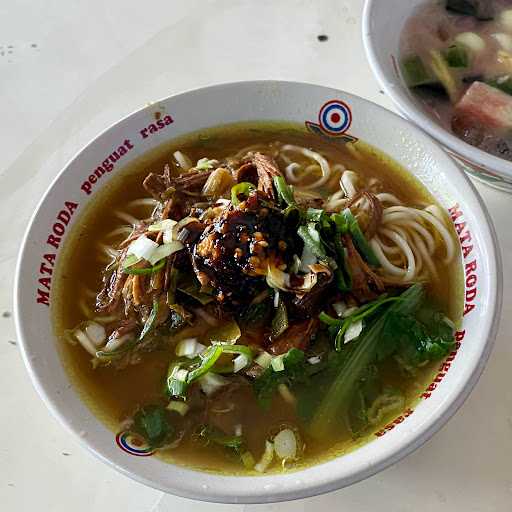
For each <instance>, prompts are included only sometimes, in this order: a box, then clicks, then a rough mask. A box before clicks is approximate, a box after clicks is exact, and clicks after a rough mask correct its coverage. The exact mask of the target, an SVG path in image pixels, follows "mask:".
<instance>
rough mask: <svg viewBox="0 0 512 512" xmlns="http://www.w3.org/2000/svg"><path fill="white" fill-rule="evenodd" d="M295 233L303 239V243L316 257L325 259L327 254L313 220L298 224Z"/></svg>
mask: <svg viewBox="0 0 512 512" xmlns="http://www.w3.org/2000/svg"><path fill="white" fill-rule="evenodd" d="M297 234H298V235H299V236H300V237H301V238H302V240H303V241H304V245H306V246H307V247H308V249H309V250H310V251H311V252H312V253H313V254H314V255H315V256H316V257H317V258H318V259H321V260H323V259H325V257H326V256H327V254H326V252H325V248H324V246H323V244H322V241H321V239H320V233H319V232H318V231H317V229H316V224H315V223H314V222H309V223H308V224H307V225H305V226H300V227H299V229H298V230H297Z"/></svg>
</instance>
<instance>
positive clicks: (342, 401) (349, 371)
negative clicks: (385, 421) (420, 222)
mask: <svg viewBox="0 0 512 512" xmlns="http://www.w3.org/2000/svg"><path fill="white" fill-rule="evenodd" d="M423 296H424V288H423V286H422V285H421V284H415V285H413V286H411V287H410V288H409V289H407V290H406V291H405V292H404V293H402V295H401V296H400V299H401V300H399V301H396V302H395V303H394V304H391V306H389V308H388V309H387V310H386V312H385V313H384V314H383V315H381V316H380V317H379V318H378V319H376V320H375V321H374V322H373V324H372V325H371V326H370V327H369V328H368V329H366V330H365V331H363V333H362V335H361V336H360V337H359V340H358V342H357V343H355V344H354V347H353V348H352V349H351V350H350V353H349V354H348V355H347V357H346V358H344V359H343V362H342V363H341V364H340V366H339V368H337V370H336V375H335V377H334V379H333V381H332V383H331V384H330V386H329V389H328V390H327V392H326V393H325V395H324V396H323V398H322V401H321V402H320V404H319V406H318V407H317V409H316V411H315V414H314V416H313V418H312V421H311V424H310V428H309V430H310V433H311V435H313V436H314V437H315V438H325V436H326V435H328V434H329V432H330V431H331V430H333V429H335V428H336V425H337V424H338V421H337V420H338V418H339V417H340V415H342V416H344V415H346V411H347V408H348V407H349V405H350V398H351V397H352V393H353V390H354V386H355V385H356V383H357V382H358V381H359V380H360V378H361V376H362V375H363V372H364V371H365V369H366V368H367V367H368V365H369V364H371V363H372V361H374V360H375V357H376V351H377V346H378V344H379V340H380V338H381V335H382V332H383V330H384V328H385V324H386V320H387V318H388V315H389V314H390V313H398V314H411V313H412V312H414V311H415V310H416V309H417V308H418V306H419V305H420V303H421V302H422V300H423Z"/></svg>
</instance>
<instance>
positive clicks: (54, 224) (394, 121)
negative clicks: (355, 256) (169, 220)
mask: <svg viewBox="0 0 512 512" xmlns="http://www.w3.org/2000/svg"><path fill="white" fill-rule="evenodd" d="M156 112H159V113H161V114H162V115H161V118H163V119H165V116H170V119H172V122H169V123H168V124H165V123H163V127H162V128H161V129H152V130H151V132H154V133H150V132H149V130H148V129H147V127H148V126H150V125H151V124H155V113H156ZM333 112H336V113H338V114H339V115H338V116H332V113H333ZM246 120H285V121H293V122H297V123H306V125H308V126H309V127H310V129H312V130H316V131H318V132H320V133H321V134H323V135H324V136H328V137H335V136H337V137H338V141H339V143H342V142H343V139H344V137H346V136H348V135H350V136H352V137H357V138H361V139H364V140H365V141H367V142H369V143H370V144H372V145H373V146H375V147H377V148H378V149H380V150H382V151H384V152H386V153H387V154H389V155H390V156H391V157H392V158H394V159H395V160H396V161H398V162H399V163H400V164H401V165H403V166H404V167H406V168H407V169H409V170H410V171H411V172H412V173H413V174H414V175H415V176H417V177H418V178H419V179H420V180H421V181H422V182H423V183H424V184H425V185H426V186H427V187H428V189H429V190H430V191H431V192H432V193H433V194H434V195H435V196H436V197H437V198H438V200H439V202H440V204H441V205H442V206H443V207H444V208H446V209H452V212H454V215H453V216H454V218H455V221H456V222H457V224H458V228H459V231H460V237H461V240H462V246H463V247H464V250H465V257H464V258H463V261H462V263H463V264H464V265H465V266H466V272H467V282H466V285H467V289H466V301H467V309H468V313H467V314H466V315H465V317H464V325H463V327H462V329H461V331H463V333H464V334H459V335H458V337H459V341H460V348H458V350H457V351H456V352H454V353H453V354H452V355H451V356H450V357H449V361H448V362H447V363H446V365H445V366H444V367H443V369H441V370H440V372H439V375H438V376H437V378H436V381H435V382H433V383H432V384H431V385H430V386H429V387H428V388H426V389H425V395H424V397H423V399H422V400H420V402H419V403H418V405H417V406H416V407H415V408H414V410H413V411H409V412H408V413H406V414H402V415H400V416H399V417H398V418H396V420H395V421H394V422H392V423H390V424H389V425H388V426H387V428H386V429H385V432H386V435H382V436H381V437H375V439H373V440H372V441H371V442H369V443H368V444H366V445H365V446H363V447H362V448H360V449H358V450H356V451H354V452H352V453H349V454H348V455H345V456H343V457H341V458H338V459H334V460H330V461H328V462H325V463H323V464H320V465H317V466H314V467H310V468H308V469H305V470H303V471H300V472H293V473H286V474H279V475H269V476H261V477H253V476H250V477H233V476H222V475H214V474H206V473H201V472H197V471H193V470H190V469H186V468H184V467H179V466H174V465H168V464H165V463H163V462H161V461H160V460H158V459H157V458H155V457H135V456H132V455H130V454H128V453H126V452H125V451H122V450H121V449H120V448H119V447H118V446H117V445H116V442H115V441H114V434H113V433H112V432H111V431H109V430H108V429H107V428H106V427H105V426H104V425H103V424H102V423H101V422H100V421H98V420H97V419H96V418H95V417H94V416H93V415H92V414H91V412H90V411H89V409H88V408H87V407H86V405H85V404H84V403H82V401H81V400H80V398H79V396H78V394H77V391H76V390H75V389H73V388H72V387H71V386H69V380H68V376H67V375H66V372H65V370H64V368H63V366H62V365H61V361H60V359H59V356H58V353H57V349H56V344H57V340H56V339H55V337H54V334H53V331H52V325H51V318H50V308H49V307H48V306H47V305H45V304H44V302H45V300H44V297H45V295H44V293H41V291H42V292H45V291H46V287H45V284H46V285H50V286H51V283H49V282H48V281H44V280H41V279H43V278H45V277H51V275H50V274H49V273H48V271H45V270H44V268H43V267H42V266H41V264H42V263H46V266H48V265H49V262H51V261H53V259H54V256H55V257H56V265H58V264H59V252H60V250H61V248H62V244H63V243H65V242H66V237H67V235H68V233H69V231H70V229H71V228H72V227H73V225H74V224H75V223H76V222H77V219H79V218H80V212H81V210H82V209H83V208H84V207H85V206H86V204H87V203H89V201H94V196H95V194H96V192H97V191H98V190H99V189H101V188H102V187H106V186H108V184H109V181H110V180H111V179H112V177H113V176H114V174H118V173H120V172H122V165H120V166H119V167H115V168H114V170H113V171H112V172H111V173H107V174H104V175H103V176H102V177H101V179H98V180H97V181H96V183H94V184H93V185H92V186H91V187H89V186H86V185H84V183H86V182H89V183H90V182H91V181H93V180H91V179H89V178H88V176H89V175H90V174H91V171H90V170H91V169H96V167H97V166H98V164H99V163H100V162H101V161H102V160H103V159H104V158H105V156H106V155H109V154H110V153H111V152H112V150H113V149H116V148H117V147H118V146H119V145H121V144H124V145H125V147H130V146H131V149H130V150H129V151H128V152H127V153H126V154H125V155H124V156H123V159H124V161H123V162H122V163H123V164H127V163H129V162H130V161H132V160H133V159H134V158H136V157H137V156H139V155H141V154H143V153H145V152H146V151H148V150H150V149H152V148H154V147H156V146H159V145H160V144H162V143H165V142H166V141H169V140H171V139H172V138H174V137H176V136H178V135H182V134H185V133H187V132H191V131H195V130H198V129H200V128H204V127H211V126H217V125H220V124H224V123H230V122H235V121H246ZM148 133H150V134H149V135H148ZM144 134H145V135H146V137H144ZM126 140H128V141H129V142H128V143H126V142H124V141H126ZM93 178H94V176H93ZM88 191H89V193H87V192H88ZM66 202H68V206H66ZM70 203H75V204H77V205H78V207H77V208H76V209H74V208H71V209H73V214H72V215H71V220H70V221H69V223H68V224H67V225H65V223H63V221H62V218H63V217H64V218H67V216H62V215H60V217H61V219H60V220H59V212H60V211H61V210H66V209H68V210H69V206H70ZM56 239H58V242H56V241H55V240H56ZM49 254H51V255H54V256H50V257H48V256H47V257H46V258H45V255H49ZM498 254H499V251H498V248H497V241H496V236H495V233H494V230H493V227H492V225H491V221H490V219H489V215H488V214H487V211H486V210H485V207H484V206H483V204H482V201H481V199H480V198H479V196H478V194H477V193H476V192H475V190H474V188H473V186H472V185H471V183H470V182H469V180H468V179H467V177H466V176H465V175H464V173H463V172H461V171H460V170H459V168H458V167H457V166H456V165H455V164H454V162H453V161H452V160H451V159H450V158H449V157H448V156H447V155H446V153H445V152H444V151H443V150H442V149H441V148H440V147H439V146H437V145H436V144H435V143H434V142H433V141H432V140H431V139H430V138H429V137H427V136H426V135H425V134H424V133H423V132H422V131H420V130H419V129H417V128H415V127H414V126H412V125H410V124H409V123H408V122H407V121H405V120H403V119H402V118H400V117H398V116H396V115H394V114H392V113H391V112H388V111H387V110H384V109H383V108H381V107H379V106H376V105H374V104H372V103H369V102H368V101H365V100H363V99H361V98H358V97H356V96H352V95H351V94H347V93H345V92H342V91H337V90H334V89H328V88H324V87H319V86H315V85H307V84H301V83H287V82H242V83H235V84H226V85H219V86H215V87H208V88H205V89H199V90H196V91H191V92H186V93H184V94H180V95H177V96H172V97H170V98H167V99H164V100H162V101H158V102H156V103H154V104H152V105H150V106H148V107H146V108H144V109H142V110H139V111H137V112H135V113H134V114H132V115H130V116H128V117H126V118H125V119H122V120H121V121H119V122H118V123H117V124H115V125H114V126H112V127H110V128H108V129H107V130H106V131H104V132H103V133H102V134H100V135H99V136H98V137H97V138H96V139H94V140H93V141H92V142H91V143H90V144H88V145H87V146H86V147H85V148H83V149H82V150H80V151H79V152H78V154H77V155H76V156H75V157H74V158H73V159H72V161H71V162H69V163H68V165H66V167H65V168H64V169H63V171H62V172H61V173H60V174H59V175H58V177H57V178H56V179H55V180H54V182H53V183H52V184H51V186H50V188H49V189H48V191H47V193H46V194H45V196H44V197H43V199H42V201H41V203H40V204H39V206H38V208H37V211H36V212H35V214H34V216H33V218H32V220H31V222H30V226H29V228H28V230H27V233H26V235H25V239H24V242H23V246H22V248H21V253H20V256H19V261H18V268H17V274H16V285H15V315H16V326H17V330H18V339H19V341H20V344H21V350H22V353H23V358H24V361H25V365H26V366H27V369H28V372H29V373H30V377H31V379H32V381H33V383H34V386H35V387H36V389H37V391H38V392H39V394H40V395H41V398H42V399H43V400H44V401H45V403H46V405H47V406H48V408H49V409H50V410H51V411H52V413H53V414H54V415H55V416H56V417H57V418H58V419H59V420H60V421H61V422H62V423H63V424H64V425H65V426H66V427H67V428H68V429H69V430H70V431H72V432H73V433H75V434H76V435H77V436H79V437H80V440H81V441H82V443H83V445H84V446H86V447H87V448H88V449H89V450H90V451H91V452H93V453H94V454H95V455H96V456H97V457H99V458H100V459H101V460H103V461H105V462H108V463H109V464H111V465H112V466H113V467H115V468H116V469H117V470H119V471H121V472H122V473H124V474H126V475H128V476H130V477H132V478H134V479H136V480H138V481H140V482H143V483H145V484H148V485H150V486H153V487H156V488H158V489H161V490H163V491H166V492H170V493H174V494H178V495H181V496H186V497H189V498H196V499H199V500H208V501H216V502H229V503H259V502H272V501H279V500H290V499H294V498H302V497H306V496H311V495H315V494H319V493H323V492H327V491H331V490H334V489H338V488H341V487H344V486H347V485H349V484H352V483H354V482H356V481H358V480H361V479H363V478H366V477H368V476H370V475H372V474H374V473H376V472H377V471H380V470H382V469H383V468H385V467H386V466H389V465H390V464H393V463H395V462H397V461H398V460H399V459H401V458H402V457H404V456H405V455H407V454H408V453H410V452H412V451H413V450H414V449H415V448H417V447H418V446H420V445H421V444H422V443H424V442H425V441H426V440H427V439H428V438H430V437H431V436H432V435H433V434H434V432H436V431H437V430H438V429H439V428H440V427H441V426H442V425H443V424H444V423H445V422H446V421H447V420H448V418H449V417H450V416H451V415H452V414H454V412H455V411H456V410H457V409H458V407H459V406H460V405H461V404H462V402H463V401H464V400H465V399H466V397H467V396H468V394H469V392H470V391H471V389H472V388H473V386H474V385H475V383H476V381H477V379H478V377H479V375H480V373H481V372H482V370H483V367H484V365H485V362H486V360H487V357H488V355H489V352H490V350H491V346H492V342H493V339H494V337H495V334H496V330H497V324H498V318H499V314H500V308H501V283H502V270H501V264H500V260H499V256H498ZM50 266H51V265H50ZM38 290H40V291H39V292H38ZM49 300H50V303H51V300H52V296H51V293H50V299H49Z"/></svg>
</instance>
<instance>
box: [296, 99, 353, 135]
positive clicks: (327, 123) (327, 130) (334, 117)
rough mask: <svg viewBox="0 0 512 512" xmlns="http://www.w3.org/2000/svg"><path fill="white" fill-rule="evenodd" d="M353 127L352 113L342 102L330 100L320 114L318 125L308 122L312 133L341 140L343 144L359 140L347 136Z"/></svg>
mask: <svg viewBox="0 0 512 512" xmlns="http://www.w3.org/2000/svg"><path fill="white" fill-rule="evenodd" d="M351 125H352V111H351V109H350V107H349V106H348V105H347V104H346V103H345V102H344V101H342V100H330V101H328V102H327V103H325V104H324V105H323V106H322V108H321V109H320V111H319V112H318V123H313V122H311V121H306V127H307V128H308V130H309V131H310V132H312V133H315V134H317V135H323V136H324V137H325V136H327V137H330V138H331V137H336V138H341V139H342V140H343V142H354V141H356V140H357V139H356V138H355V137H352V136H350V135H348V134H347V131H348V130H349V128H350V126H351Z"/></svg>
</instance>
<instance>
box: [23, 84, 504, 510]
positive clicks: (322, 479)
mask: <svg viewBox="0 0 512 512" xmlns="http://www.w3.org/2000/svg"><path fill="white" fill-rule="evenodd" d="M244 86H248V87H255V86H256V87H257V86H277V87H294V86H302V87H314V88H321V89H325V90H326V91H331V92H332V91H337V92H338V93H342V94H343V95H344V97H347V98H353V99H355V100H356V101H357V102H359V103H360V104H362V105H364V107H365V108H367V109H370V110H378V111H380V112H381V114H382V115H385V116H387V117H388V118H393V119H394V122H395V123H396V124H397V125H398V126H401V127H402V128H404V129H407V131H408V133H409V134H410V135H412V136H414V137H415V138H420V139H423V142H424V143H425V144H426V145H427V146H428V145H430V146H431V149H433V150H435V151H437V153H438V154H437V157H440V158H446V164H447V166H448V167H452V169H453V172H454V173H455V177H454V178H453V179H456V180H459V181H460V182H461V184H462V185H464V184H465V185H466V186H467V187H468V189H467V192H468V193H469V194H471V195H472V197H471V199H469V200H470V201H471V202H472V207H471V210H473V211H477V212H478V213H479V214H480V215H481V219H482V221H483V222H480V223H479V224H480V225H479V231H480V232H481V233H482V236H484V237H485V238H487V239H488V240H489V241H490V242H491V243H490V244H489V246H487V247H486V248H485V252H483V254H482V256H485V259H486V260H488V261H489V262H491V264H493V265H494V268H495V272H494V273H493V274H490V275H487V276H486V279H487V283H488V288H489V298H490V301H491V303H492V307H490V308H489V312H491V311H492V315H490V314H488V315H487V316H486V317H484V323H485V324H486V329H485V331H484V333H485V336H484V337H483V338H484V339H485V341H484V342H482V346H481V349H480V355H479V357H478V360H477V361H476V362H474V364H473V365H472V367H471V368H470V371H469V370H468V373H467V374H466V375H464V382H463V383H461V384H460V389H459V391H458V392H457V393H453V394H452V396H450V400H444V401H443V404H442V405H439V407H438V408H437V410H436V411H435V414H433V415H432V416H431V418H430V419H429V420H428V421H425V422H424V423H423V424H422V425H421V427H420V428H418V429H417V432H416V433H415V436H414V437H412V438H411V439H410V440H408V441H407V442H403V441H402V442H401V443H400V445H399V446H398V447H396V448H394V449H393V450H391V451H390V450H388V451H386V450H383V453H382V454H380V455H377V456H376V457H375V459H374V460H372V463H371V464H366V465H360V467H359V468H357V471H353V472H352V473H350V475H348V476H346V477H342V476H340V475H337V474H336V473H335V472H334V473H333V472H330V473H329V472H327V471H326V468H324V466H326V465H328V464H333V463H335V462H338V463H339V461H340V460H341V458H342V457H336V458H333V459H330V460H328V461H324V462H321V463H319V464H316V465H314V466H311V467H308V468H306V469H304V470H300V471H299V473H304V472H305V471H309V472H312V473H315V478H314V481H313V482H310V483H309V484H307V485H305V484H304V483H302V485H301V486H300V487H299V486H297V485H296V484H297V482H295V484H294V475H297V474H298V473H297V472H292V473H283V474H271V475H268V476H252V475H249V476H232V475H230V476H224V475H219V474H215V475H214V477H213V478H214V480H215V484H216V485H222V482H223V481H224V482H227V481H233V479H235V480H236V481H237V482H240V484H242V483H243V482H245V484H246V487H245V489H244V490H243V491H242V489H237V490H236V491H235V490H234V489H231V490H230V492H227V491H226V490H222V489H221V490H217V489H209V490H205V489H202V487H201V485H200V484H199V483H195V482H192V483H190V482H188V483H187V485H181V486H179V485H176V486H174V487H171V486H168V485H164V484H162V483H161V482H159V481H158V479H157V478H154V479H153V478H147V477H145V476H143V475H141V474H139V473H137V472H134V471H132V470H130V469H128V468H126V467H124V466H123V464H122V463H121V462H118V461H116V460H114V459H113V458H110V457H109V456H107V455H106V454H105V450H102V448H101V443H99V442H97V441H94V440H91V439H88V438H84V437H82V436H81V435H80V430H79V427H77V425H74V424H73V422H72V420H71V418H70V416H69V414H66V412H65V408H64V407H62V406H60V405H59V404H58V403H57V400H56V398H55V397H54V396H52V391H51V390H50V389H49V386H48V383H45V382H44V381H43V379H42V378H40V376H39V374H38V371H37V368H36V367H37V365H35V364H34V363H33V361H32V360H31V358H30V355H29V343H28V342H27V341H26V339H25V335H24V327H23V324H22V314H23V313H22V311H21V310H20V297H21V295H22V293H23V290H22V288H21V286H20V278H21V272H22V269H23V259H24V255H25V252H26V251H27V247H28V243H27V242H28V240H29V237H30V234H31V231H32V229H33V228H34V227H35V226H36V225H37V217H38V214H39V211H40V209H41V208H42V207H43V205H44V203H45V202H46V201H47V198H48V196H49V194H50V192H51V191H52V190H53V188H54V186H55V185H56V183H57V182H58V181H59V179H60V178H61V176H62V175H63V174H64V173H65V172H67V169H68V168H69V166H70V164H71V163H72V162H74V160H75V159H77V158H79V157H80V155H81V153H82V152H83V151H84V150H85V149H86V148H87V147H89V146H90V145H91V144H94V143H95V141H96V140H97V139H98V138H99V137H101V136H102V135H104V134H106V133H107V132H109V131H110V130H112V129H113V128H115V127H117V126H119V125H121V124H122V123H124V122H125V121H127V120H128V119H130V118H131V117H133V116H136V115H138V114H140V113H142V112H143V111H145V110H148V109H150V108H151V105H146V106H144V107H142V108H139V109H137V110H135V111H133V112H131V113H129V114H128V115H126V116H124V117H122V118H121V119H120V120H118V121H116V122H114V123H112V124H111V125H110V126H108V127H107V128H105V129H104V130H103V131H102V132H101V133H99V134H98V135H96V136H95V137H94V138H93V139H91V140H89V141H88V142H87V143H86V144H84V145H83V146H82V147H81V148H79V150H78V151H77V152H76V153H75V154H74V156H73V157H72V158H70V160H69V161H68V162H67V163H66V164H65V165H64V166H63V168H62V169H61V170H60V171H59V173H58V174H57V176H56V177H55V178H54V179H53V180H52V181H51V183H50V185H49V186H48V187H47V189H46V191H45V192H44V194H43V196H42V198H41V199H40V201H39V202H38V205H37V207H36V209H35V210H34V212H33V214H32V216H31V219H30V221H29V223H28V225H27V227H26V230H25V233H24V236H23V241H22V244H21V246H20V249H19V253H18V258H17V264H16V272H15V282H14V301H13V302H14V321H15V326H16V331H17V335H18V340H19V342H20V343H19V345H20V350H21V354H22V358H23V361H24V364H25V366H26V368H27V371H28V373H29V375H30V379H31V381H32V384H33V386H34V387H35V389H36V391H37V392H38V394H39V396H40V397H41V399H42V400H43V402H44V403H45V404H46V406H47V407H48V409H49V410H50V412H51V413H52V414H53V416H54V417H55V418H56V419H57V420H58V421H59V422H60V423H61V424H62V425H64V427H65V428H66V429H67V430H68V432H70V433H72V434H74V435H75V437H76V438H78V440H79V442H80V443H81V444H82V446H84V447H85V448H86V449H87V450H88V451H90V452H92V454H93V455H95V456H96V457H97V458H99V459H100V460H102V461H103V462H105V463H107V464H108V465H110V466H112V467H113V468H114V469H116V470H117V471H119V472H120V473H122V474H124V475H126V476H128V477H130V478H132V479H134V480H136V481H138V482H140V483H143V484H146V485H148V486H150V487H153V488H155V489H158V490H161V491H163V492H172V494H175V495H178V496H182V497H185V498H192V499H196V500H199V501H209V502H217V503H270V502H279V501H287V500H294V499H301V498H306V497H311V496H316V495H319V494H323V493H326V492H330V491H334V490H337V489H339V488H340V487H345V486H348V485H351V484H353V483H356V482H358V481H361V480H363V479H365V478H368V477H369V476H372V475H374V474H376V473H377V472H380V471H382V470H383V469H385V468H387V467H389V466H390V465H392V464H395V463H396V462H398V461H399V460H401V459H402V458H404V457H406V456H407V455H409V454H410V453H411V452H413V451H414V450H416V449H417V448H419V447H420V446H422V445H423V444H424V443H425V442H426V441H428V440H429V439H430V438H431V437H432V436H433V435H434V434H435V433H436V432H437V431H438V430H439V429H440V428H442V427H443V426H444V425H445V423H446V422H447V421H448V420H449V419H450V418H451V417H452V416H453V415H454V414H455V412H456V411H457V410H458V409H459V408H460V406H461V405H462V404H463V403H464V401H465V400H466V399H467V397H468V396H469V394H470V393H471V391H472V389H473V388H474V386H475V385H476V383H477V382H478V379H479V377H480V375H481V373H482V371H483V369H484V367H485V364H486V362H487V360H488V357H489V355H490V353H491V350H492V347H493V344H494V339H495V337H496V334H497V331H498V327H499V318H500V314H501V307H502V288H503V270H502V261H501V254H500V250H499V244H498V238H497V235H496V231H495V229H494V225H493V223H492V219H491V217H490V215H489V213H488V211H487V208H486V206H485V205H484V203H483V201H482V198H481V197H480V195H479V194H478V192H477V191H476V188H475V187H474V185H473V184H472V183H471V181H470V180H469V179H468V177H467V176H466V175H465V174H464V173H463V172H462V171H461V170H460V169H459V168H458V166H456V165H455V163H454V162H453V161H452V160H451V159H450V158H449V157H448V155H446V154H445V153H444V152H443V151H442V149H441V148H440V147H439V145H438V144H437V143H436V142H435V141H433V140H431V139H430V138H429V137H427V136H426V135H425V133H424V132H423V131H422V130H420V129H419V128H417V127H416V126H414V125H411V123H410V122H409V121H407V120H405V119H403V118H402V117H400V116H398V115H397V114H395V113H393V112H391V111H389V110H387V109H385V108H384V107H382V106H380V105H377V104H375V103H373V102H371V101H369V100H366V99H364V98H361V97H359V96H356V95H354V94H351V93H348V92H345V91H342V90H339V89H334V88H330V87H325V86H321V85H318V84H312V83H305V82H296V81H281V80H250V81H238V82H228V83H221V84H216V85H212V86H208V87H199V88H194V89H190V90H187V91H184V92H181V93H178V94H174V95H170V96H167V97H165V98H163V99H160V100H157V101H155V102H153V104H160V103H164V102H166V101H169V100H170V99H173V100H177V99H179V98H181V97H183V96H187V95H190V94H193V93H201V94H204V93H208V92H209V91H211V90H215V89H222V88H234V89H236V88H238V87H244ZM437 157H436V158H437ZM369 444H371V443H369ZM366 446H368V444H367V445H366ZM363 449H364V447H363ZM356 451H358V450H356ZM322 468H324V471H323V473H324V475H323V476H322ZM185 469H186V468H185ZM187 471H189V472H190V477H191V480H194V476H195V477H196V478H197V476H198V475H201V476H203V477H209V478H211V475H210V474H208V473H204V472H198V471H196V470H187ZM325 473H329V474H325ZM310 476H311V475H310ZM249 481H251V482H252V484H253V485H252V486H249V485H247V484H248V482H249ZM259 482H261V484H260V485H256V483H259ZM277 482H279V484H278V485H276V483H277Z"/></svg>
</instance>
